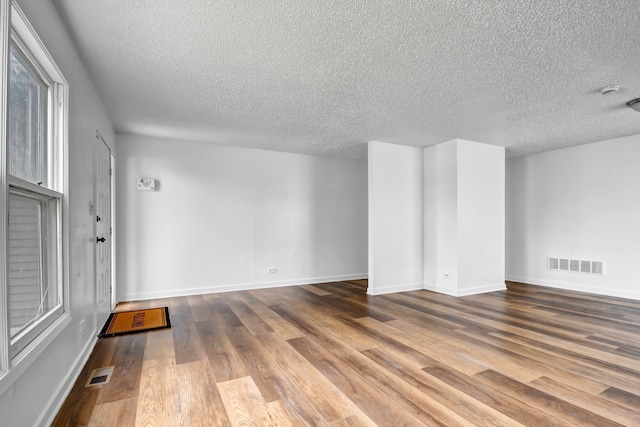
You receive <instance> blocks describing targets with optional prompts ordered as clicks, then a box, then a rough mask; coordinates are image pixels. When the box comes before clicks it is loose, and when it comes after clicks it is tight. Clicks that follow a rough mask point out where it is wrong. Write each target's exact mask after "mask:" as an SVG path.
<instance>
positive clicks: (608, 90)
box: [600, 85, 620, 95]
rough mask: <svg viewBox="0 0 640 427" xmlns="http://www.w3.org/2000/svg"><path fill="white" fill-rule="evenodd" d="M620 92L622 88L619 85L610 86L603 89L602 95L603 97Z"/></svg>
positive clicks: (601, 90)
mask: <svg viewBox="0 0 640 427" xmlns="http://www.w3.org/2000/svg"><path fill="white" fill-rule="evenodd" d="M619 90H620V86H618V85H609V86H605V87H603V88H602V89H600V93H601V94H603V95H609V94H612V93H616V92H618V91H619Z"/></svg>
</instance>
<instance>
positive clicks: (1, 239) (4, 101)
mask: <svg viewBox="0 0 640 427" xmlns="http://www.w3.org/2000/svg"><path fill="white" fill-rule="evenodd" d="M0 9H2V10H0V12H2V13H1V14H0V15H1V16H2V18H0V64H1V66H2V69H0V84H2V86H3V87H2V89H3V90H2V92H1V96H0V100H1V103H0V113H1V114H0V142H1V143H0V202H1V203H0V207H1V210H0V220H1V221H0V264H1V265H2V266H3V269H4V274H0V395H2V394H3V393H4V392H5V391H6V390H8V389H9V387H11V385H12V384H13V383H14V382H15V381H16V380H17V379H18V378H19V377H20V375H22V373H24V371H26V369H27V368H28V366H29V365H31V363H33V362H34V361H35V360H36V359H37V358H38V356H40V355H41V354H42V352H43V351H44V350H45V349H46V348H47V347H48V346H49V345H50V344H51V343H52V342H54V340H55V338H56V337H57V336H58V335H59V334H60V333H61V332H62V331H63V330H64V329H65V328H66V327H67V326H68V325H69V324H70V322H71V315H70V313H69V309H70V298H69V244H68V240H69V217H68V211H69V209H68V206H69V201H68V194H69V179H68V177H69V171H68V158H69V153H68V151H69V150H68V133H69V84H68V83H67V81H66V79H65V78H64V76H63V74H62V72H61V71H60V69H59V68H58V67H57V65H56V64H55V61H54V60H53V58H52V56H51V55H50V54H49V52H48V50H47V49H46V47H45V45H44V44H43V43H42V41H41V40H40V38H39V37H38V35H37V34H36V32H35V30H34V29H33V27H32V26H31V24H30V23H29V21H28V20H27V18H26V16H25V15H24V13H23V12H22V10H20V8H19V6H18V5H17V4H16V3H15V1H12V2H11V3H10V4H9V2H0ZM5 12H7V13H5ZM12 40H18V42H15V43H16V46H17V47H18V48H19V49H20V50H21V52H22V53H23V55H25V56H26V57H27V58H28V59H29V61H30V62H31V63H32V64H33V65H34V67H35V69H36V70H37V71H38V72H39V73H44V74H45V75H46V76H47V77H48V80H49V81H50V82H52V86H51V87H50V89H49V90H50V92H49V115H50V117H49V118H48V123H47V126H48V131H49V138H48V143H47V144H54V146H48V152H49V153H50V156H51V158H50V159H49V164H52V163H55V164H56V170H55V171H51V170H50V171H49V172H48V175H49V176H48V178H49V179H50V180H51V181H52V182H51V183H50V185H49V187H50V188H46V187H42V186H39V185H37V184H36V183H31V182H28V181H25V180H22V179H20V178H16V177H11V176H10V175H9V169H8V157H7V146H8V124H9V123H8V118H7V117H8V101H9V99H8V88H9V49H10V45H11V43H12ZM24 48H26V50H24ZM14 189H15V191H22V192H27V193H35V194H42V195H43V197H50V198H54V199H56V200H57V258H58V260H57V261H58V269H57V274H56V275H57V277H56V279H57V280H58V282H59V283H60V292H61V303H62V304H61V306H60V308H61V311H60V310H58V309H56V310H53V312H51V313H52V315H53V317H55V318H54V319H52V321H51V322H49V323H47V325H46V326H45V327H44V328H42V330H41V331H38V333H36V334H35V335H36V336H35V337H33V339H30V340H29V343H27V344H26V345H24V346H23V347H22V348H21V349H20V350H18V351H12V345H11V344H10V333H9V318H8V316H9V305H8V304H9V298H8V296H9V293H8V285H9V280H8V271H7V270H8V269H7V268H6V266H7V262H8V237H9V236H8V227H7V224H8V201H9V193H10V191H12V190H14ZM18 335H20V334H18Z"/></svg>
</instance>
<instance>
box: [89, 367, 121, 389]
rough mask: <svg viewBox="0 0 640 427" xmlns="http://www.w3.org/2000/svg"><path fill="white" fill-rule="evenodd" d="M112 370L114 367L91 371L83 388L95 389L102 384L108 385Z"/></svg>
mask: <svg viewBox="0 0 640 427" xmlns="http://www.w3.org/2000/svg"><path fill="white" fill-rule="evenodd" d="M113 368H115V366H107V367H106V368H98V369H94V370H93V371H91V375H89V379H88V380H87V383H86V384H85V385H84V386H85V387H95V386H99V385H103V384H108V383H109V381H111V375H112V374H113Z"/></svg>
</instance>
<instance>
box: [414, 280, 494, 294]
mask: <svg viewBox="0 0 640 427" xmlns="http://www.w3.org/2000/svg"><path fill="white" fill-rule="evenodd" d="M424 289H425V290H427V291H431V292H437V293H439V294H445V295H450V296H452V297H465V296H469V295H477V294H486V293H488V292H497V291H505V290H506V289H507V286H506V285H505V284H504V283H498V284H495V285H486V286H478V287H475V288H466V289H452V288H446V287H444V286H438V285H432V284H430V283H425V284H424Z"/></svg>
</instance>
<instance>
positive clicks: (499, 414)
mask: <svg viewBox="0 0 640 427" xmlns="http://www.w3.org/2000/svg"><path fill="white" fill-rule="evenodd" d="M507 285H508V290H507V291H503V292H493V293H489V294H483V295H475V296H469V297H462V298H453V297H448V296H445V295H440V294H436V293H432V292H427V291H415V292H405V293H399V294H391V295H382V296H375V297H371V296H367V295H366V294H365V292H366V281H364V280H362V281H349V282H337V283H326V284H319V285H306V286H292V287H286V288H277V289H265V290H254V291H246V292H229V293H221V294H207V295H198V296H190V297H184V298H170V299H163V300H155V301H144V302H135V303H125V304H120V305H119V306H118V310H130V309H137V308H147V307H149V306H165V305H166V306H168V307H169V312H170V315H171V323H172V328H171V329H164V330H158V331H152V332H147V333H140V334H135V335H125V336H121V337H115V338H104V339H100V340H99V341H98V344H97V345H96V347H95V350H94V352H93V354H92V355H91V358H90V359H89V361H88V363H87V365H86V366H85V368H84V370H83V372H82V374H81V375H80V378H79V379H78V381H77V383H76V385H75V387H74V388H73V390H72V392H71V394H70V395H69V397H68V398H67V400H66V401H65V403H64V405H63V407H62V408H61V410H60V412H59V414H58V416H57V417H56V419H55V422H54V426H83V425H90V426H260V427H261V426H324V427H328V426H332V427H347V426H376V425H377V426H483V427H484V426H598V427H603V426H620V425H624V426H639V425H640V301H632V300H625V299H619V298H609V297H604V296H598V295H591V294H584V293H577V292H569V291H561V290H555V289H550V288H544V287H537V286H527V285H523V284H518V283H507ZM110 365H115V371H114V373H113V377H112V380H111V382H110V383H109V384H106V385H102V386H99V387H96V388H84V384H85V382H86V381H87V378H88V375H89V374H90V372H91V370H93V369H95V368H99V367H104V366H110Z"/></svg>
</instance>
